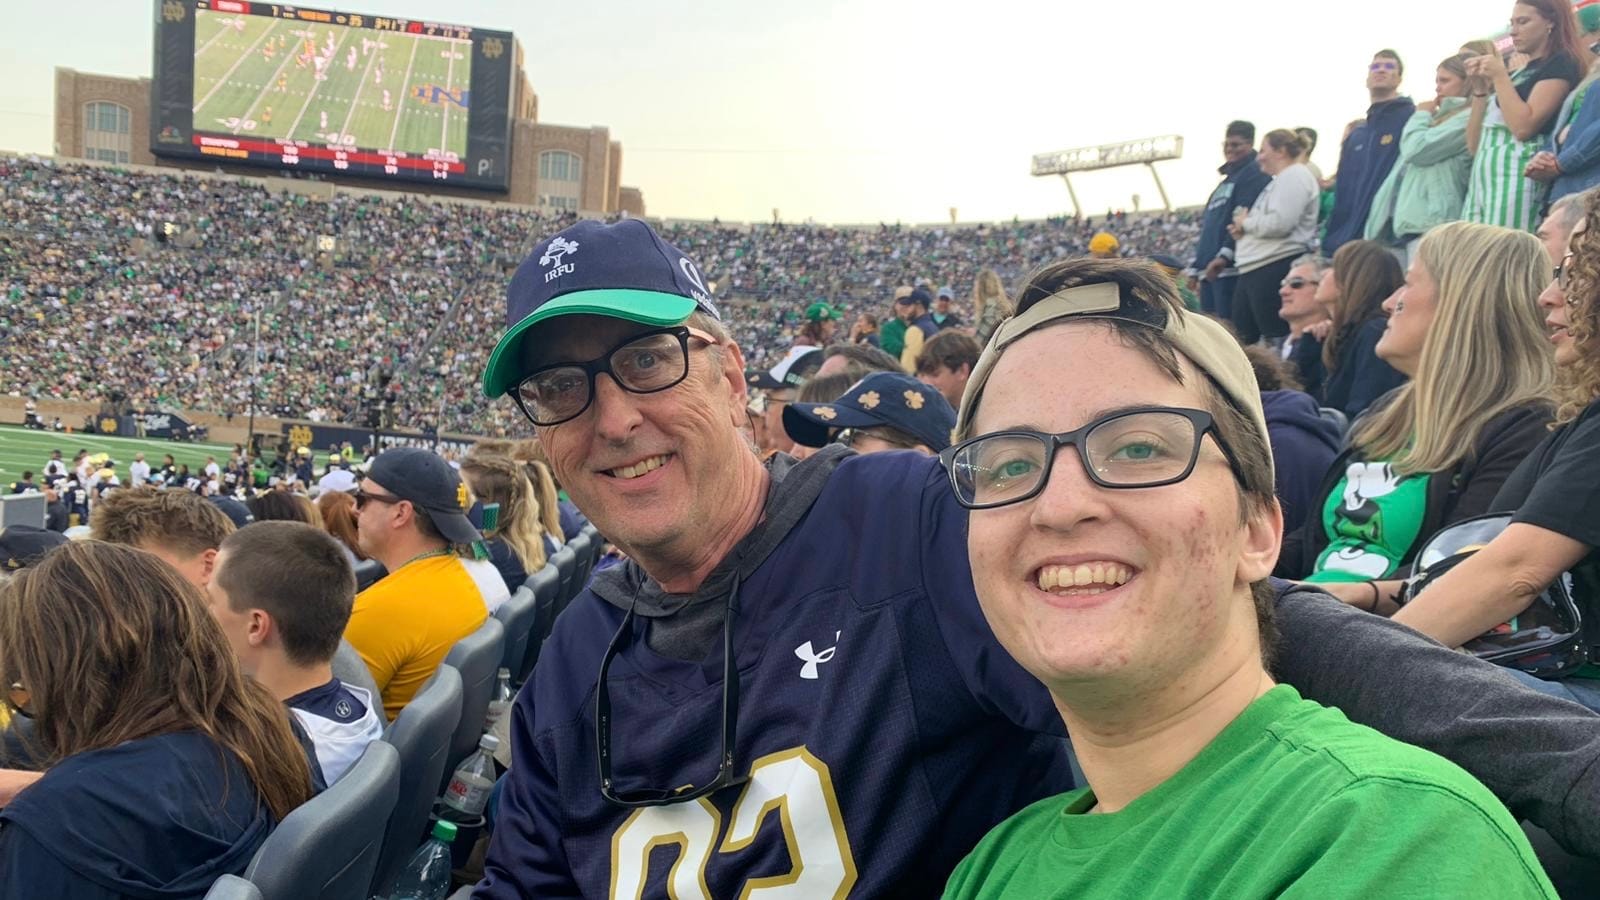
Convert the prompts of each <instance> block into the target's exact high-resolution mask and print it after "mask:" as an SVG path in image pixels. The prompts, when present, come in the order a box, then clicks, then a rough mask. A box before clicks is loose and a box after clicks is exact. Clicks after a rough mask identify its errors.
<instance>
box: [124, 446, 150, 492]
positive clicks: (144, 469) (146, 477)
mask: <svg viewBox="0 0 1600 900" xmlns="http://www.w3.org/2000/svg"><path fill="white" fill-rule="evenodd" d="M128 483H130V484H133V485H140V484H149V483H150V464H149V463H147V462H145V461H144V454H143V453H135V454H134V455H133V462H131V463H129V464H128Z"/></svg>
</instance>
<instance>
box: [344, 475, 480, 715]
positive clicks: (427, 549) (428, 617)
mask: <svg viewBox="0 0 1600 900" xmlns="http://www.w3.org/2000/svg"><path fill="white" fill-rule="evenodd" d="M355 496H356V533H357V539H358V540H359V541H360V544H361V552H363V553H365V554H367V556H369V557H371V558H372V559H376V560H377V561H379V562H381V563H383V566H384V568H385V569H388V570H389V574H388V575H386V576H384V577H383V578H382V579H380V580H379V581H378V582H377V583H376V584H374V585H372V586H371V587H369V588H367V589H366V590H364V591H362V592H361V593H359V594H357V595H356V599H355V606H354V608H353V609H352V610H351V612H350V624H349V625H347V626H346V627H345V632H344V635H345V639H346V640H348V641H349V642H350V643H351V644H352V645H354V646H355V648H356V650H357V652H359V653H360V654H361V658H362V659H363V660H365V661H366V663H367V668H368V669H370V670H372V677H373V679H374V680H375V681H376V682H377V684H378V690H379V691H380V692H381V693H382V695H383V710H384V714H385V715H386V716H388V717H389V718H390V719H391V720H392V719H393V718H394V717H395V716H397V715H399V714H400V710H401V709H402V708H403V707H404V706H405V705H406V704H407V703H409V702H410V701H411V698H412V696H414V695H415V694H416V692H417V691H418V690H420V689H421V688H422V685H423V684H424V683H425V682H427V680H428V679H429V678H431V677H433V672H434V670H435V669H437V668H438V667H439V663H441V662H443V661H444V657H445V654H447V653H449V652H450V648H451V647H453V646H455V643H456V642H457V641H459V640H461V639H462V638H464V637H466V636H467V635H469V634H471V633H472V632H474V631H476V630H477V629H478V626H480V625H482V624H483V621H484V620H485V619H487V618H488V617H489V589H490V588H493V587H495V586H498V591H504V590H505V583H504V582H503V581H501V579H500V573H499V572H497V571H496V570H495V568H494V566H493V565H492V564H489V563H487V562H486V561H483V563H484V566H487V571H486V572H482V574H480V571H481V567H478V568H477V569H475V568H471V567H469V565H468V560H471V559H472V550H471V547H472V545H473V544H475V543H477V542H478V541H480V540H482V535H481V534H479V533H478V529H476V528H474V527H472V522H471V521H469V520H468V519H467V510H468V509H469V508H471V506H472V498H471V496H470V494H469V493H468V491H467V486H466V485H465V484H464V483H463V482H462V481H461V476H460V475H458V474H457V473H456V471H455V469H452V468H451V467H450V464H449V463H447V462H445V461H444V459H443V458H441V457H440V456H439V455H438V454H435V453H431V452H429V451H427V450H423V449H420V448H417V447H394V448H391V449H388V450H385V451H383V452H382V453H380V454H378V455H377V457H375V458H374V459H373V460H372V465H371V466H369V467H368V468H367V472H366V477H365V478H363V479H361V484H360V487H359V488H358V489H357V491H356V495H355ZM473 561H474V562H478V560H473ZM487 576H492V578H493V582H492V584H491V583H490V582H489V581H488V580H487ZM502 599H503V598H502Z"/></svg>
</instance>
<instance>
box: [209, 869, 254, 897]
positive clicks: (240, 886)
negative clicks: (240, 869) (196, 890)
mask: <svg viewBox="0 0 1600 900" xmlns="http://www.w3.org/2000/svg"><path fill="white" fill-rule="evenodd" d="M205 900H262V896H261V890H260V889H259V888H257V887H256V886H255V885H253V884H251V883H250V882H248V881H245V880H244V879H243V878H240V877H239V876H237V875H224V876H222V877H221V878H218V879H217V880H216V881H214V882H212V884H211V890H209V891H206V896H205Z"/></svg>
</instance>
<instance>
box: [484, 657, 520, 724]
mask: <svg viewBox="0 0 1600 900" xmlns="http://www.w3.org/2000/svg"><path fill="white" fill-rule="evenodd" d="M495 679H496V680H495V685H494V695H493V696H492V697H490V698H489V719H488V721H486V722H484V726H483V728H484V730H485V731H493V730H494V726H495V724H496V723H497V722H499V721H500V717H501V716H504V715H507V714H509V713H510V712H511V703H512V701H513V700H515V699H516V694H514V693H512V692H511V670H510V669H504V668H503V669H501V670H500V672H499V674H497V675H496V676H495Z"/></svg>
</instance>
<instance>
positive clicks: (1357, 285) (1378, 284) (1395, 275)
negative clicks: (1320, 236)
mask: <svg viewBox="0 0 1600 900" xmlns="http://www.w3.org/2000/svg"><path fill="white" fill-rule="evenodd" d="M1333 277H1334V280H1336V281H1338V283H1339V302H1338V303H1335V304H1334V307H1333V328H1332V330H1330V331H1329V332H1328V342H1327V343H1326V344H1323V345H1322V362H1323V364H1324V365H1326V366H1327V367H1328V368H1329V369H1333V368H1335V367H1337V366H1338V365H1339V351H1340V349H1342V348H1343V347H1344V344H1345V342H1346V341H1349V340H1352V339H1354V338H1355V336H1356V334H1357V333H1358V332H1360V331H1361V326H1363V325H1365V324H1367V322H1368V321H1370V320H1372V319H1375V318H1379V317H1381V316H1382V315H1383V301H1385V300H1387V299H1389V295H1390V294H1392V293H1394V292H1395V291H1397V290H1399V288H1400V285H1402V284H1404V283H1405V280H1406V278H1405V274H1404V273H1403V272H1401V271H1400V261H1399V260H1397V259H1395V258H1394V254H1392V253H1390V252H1389V251H1388V249H1386V248H1385V247H1384V246H1383V245H1382V244H1380V243H1378V242H1377V241H1351V242H1349V243H1348V244H1345V245H1344V246H1342V247H1340V248H1339V249H1338V251H1337V252H1335V253H1334V254H1333Z"/></svg>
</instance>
